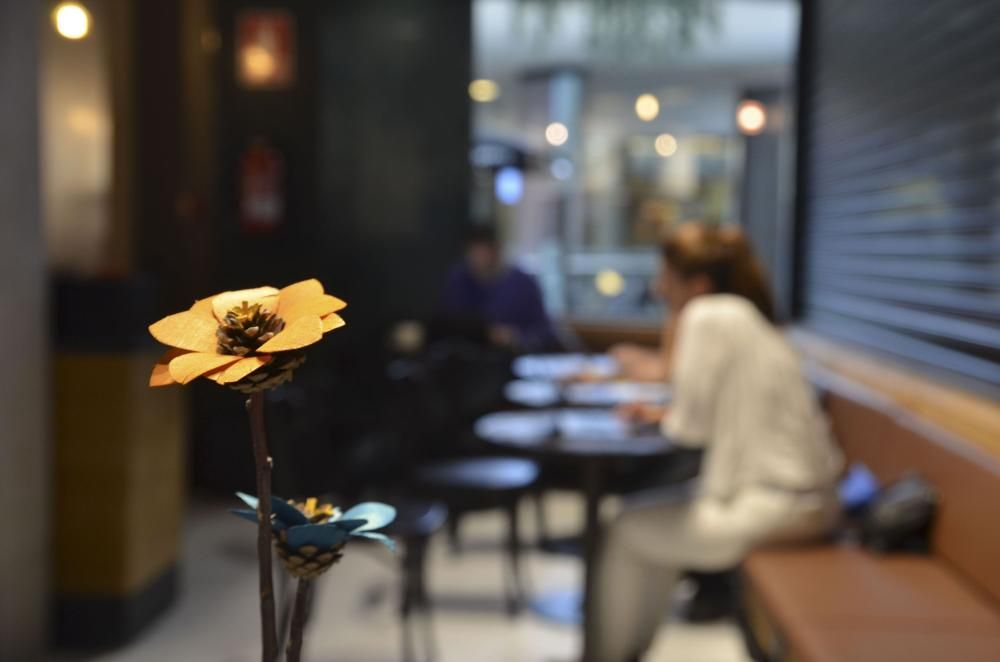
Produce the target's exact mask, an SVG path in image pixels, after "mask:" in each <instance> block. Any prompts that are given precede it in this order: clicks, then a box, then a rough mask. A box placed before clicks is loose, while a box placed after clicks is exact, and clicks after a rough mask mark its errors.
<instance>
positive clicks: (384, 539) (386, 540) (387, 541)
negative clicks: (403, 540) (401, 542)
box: [352, 531, 396, 552]
mask: <svg viewBox="0 0 1000 662" xmlns="http://www.w3.org/2000/svg"><path fill="white" fill-rule="evenodd" d="M352 535H355V536H358V537H363V538H370V539H372V540H377V541H379V542H380V543H382V544H383V545H385V546H386V547H388V548H389V551H390V552H395V551H396V541H395V540H393V539H392V538H390V537H389V536H387V535H385V534H384V533H373V532H371V531H362V532H361V533H355V534H352Z"/></svg>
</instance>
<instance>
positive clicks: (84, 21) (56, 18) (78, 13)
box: [52, 2, 90, 39]
mask: <svg viewBox="0 0 1000 662" xmlns="http://www.w3.org/2000/svg"><path fill="white" fill-rule="evenodd" d="M52 22H53V23H54V24H55V26H56V32H58V33H59V34H60V35H61V36H63V37H65V38H66V39H83V38H84V37H86V36H87V35H88V34H89V33H90V12H88V11H87V10H86V8H85V7H84V6H83V5H81V4H80V3H78V2H63V3H60V4H59V5H57V6H56V8H55V10H53V12H52Z"/></svg>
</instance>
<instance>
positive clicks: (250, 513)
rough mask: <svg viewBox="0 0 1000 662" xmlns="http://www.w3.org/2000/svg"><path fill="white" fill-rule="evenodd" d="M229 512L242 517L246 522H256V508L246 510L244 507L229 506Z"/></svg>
mask: <svg viewBox="0 0 1000 662" xmlns="http://www.w3.org/2000/svg"><path fill="white" fill-rule="evenodd" d="M229 512H231V513H232V514H233V515H236V516H237V517H242V518H243V519H245V520H247V521H248V522H253V523H254V524H256V523H257V511H256V510H247V509H245V508H230V509H229Z"/></svg>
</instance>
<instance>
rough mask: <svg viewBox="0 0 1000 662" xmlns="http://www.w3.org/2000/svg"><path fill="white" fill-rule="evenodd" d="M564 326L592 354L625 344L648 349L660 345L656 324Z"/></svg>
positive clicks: (574, 323) (571, 323) (572, 322)
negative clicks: (642, 346)
mask: <svg viewBox="0 0 1000 662" xmlns="http://www.w3.org/2000/svg"><path fill="white" fill-rule="evenodd" d="M566 326H567V327H568V328H569V329H570V331H571V332H572V333H573V335H574V336H575V337H576V338H578V339H579V340H580V342H582V343H583V345H584V347H585V348H586V349H587V350H589V351H592V352H602V351H604V350H606V349H608V348H609V347H611V346H612V345H615V344H618V343H625V342H627V343H635V344H637V345H645V346H648V347H659V345H660V326H659V325H658V324H642V323H634V324H622V323H614V322H585V321H580V320H570V321H568V322H567V323H566Z"/></svg>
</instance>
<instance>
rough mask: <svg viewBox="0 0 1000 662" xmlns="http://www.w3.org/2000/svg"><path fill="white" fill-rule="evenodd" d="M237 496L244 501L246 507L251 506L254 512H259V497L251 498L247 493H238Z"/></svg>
mask: <svg viewBox="0 0 1000 662" xmlns="http://www.w3.org/2000/svg"><path fill="white" fill-rule="evenodd" d="M236 496H238V497H239V498H240V499H242V500H243V503H245V504H246V505H248V506H250V508H252V509H253V510H257V502H258V499H257V497H255V496H250V495H249V494H247V493H245V492H237V493H236Z"/></svg>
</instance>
